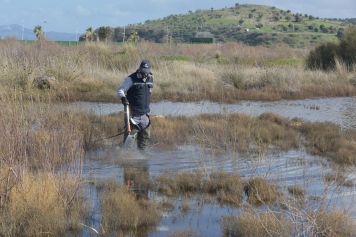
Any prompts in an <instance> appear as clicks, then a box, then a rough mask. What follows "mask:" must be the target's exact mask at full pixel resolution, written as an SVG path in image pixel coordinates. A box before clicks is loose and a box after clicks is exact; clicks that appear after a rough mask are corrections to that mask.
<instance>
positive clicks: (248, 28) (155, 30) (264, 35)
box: [82, 3, 351, 47]
mask: <svg viewBox="0 0 356 237" xmlns="http://www.w3.org/2000/svg"><path fill="white" fill-rule="evenodd" d="M350 22H351V21H350V20H349V22H348V21H347V20H340V19H339V20H338V19H320V18H319V17H317V16H313V15H308V14H303V13H293V12H291V11H290V10H282V9H278V8H276V7H273V6H263V5H253V4H238V3H236V4H235V6H232V7H225V8H223V9H213V8H211V9H208V10H196V11H195V12H192V11H189V12H188V13H185V14H177V15H169V16H167V17H164V18H163V19H154V20H151V19H150V20H146V21H145V22H144V23H139V24H133V25H129V26H126V27H125V35H126V38H125V39H123V36H124V28H123V27H116V28H111V27H100V28H99V29H96V30H95V31H96V33H97V36H98V37H99V38H100V40H101V41H103V40H104V41H118V42H122V41H124V40H133V41H142V40H145V41H152V42H156V43H170V44H172V43H190V42H191V38H192V37H213V38H214V39H215V42H229V41H235V42H236V41H237V42H243V43H245V44H248V45H253V46H255V45H263V46H268V47H269V46H275V45H281V44H287V45H289V46H291V47H309V46H315V45H317V44H319V43H321V42H324V41H331V42H332V41H337V38H338V36H342V34H343V31H344V28H346V27H347V26H349V25H350V24H351V23H350ZM82 40H84V38H83V37H82Z"/></svg>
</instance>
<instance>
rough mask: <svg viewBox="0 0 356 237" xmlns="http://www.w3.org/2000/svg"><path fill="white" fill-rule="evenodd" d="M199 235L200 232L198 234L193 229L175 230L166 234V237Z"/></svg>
mask: <svg viewBox="0 0 356 237" xmlns="http://www.w3.org/2000/svg"><path fill="white" fill-rule="evenodd" d="M200 236H201V234H198V233H197V232H196V231H194V230H176V231H174V232H172V233H169V234H168V235H167V237H200Z"/></svg>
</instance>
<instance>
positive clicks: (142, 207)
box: [101, 180, 161, 234]
mask: <svg viewBox="0 0 356 237" xmlns="http://www.w3.org/2000/svg"><path fill="white" fill-rule="evenodd" d="M101 213H102V228H103V232H104V233H108V234H109V233H111V232H112V231H119V230H131V231H137V230H139V229H140V228H149V227H154V226H155V225H157V224H158V221H159V220H160V217H161V212H160V207H159V205H158V204H157V203H155V202H154V201H149V200H147V199H137V198H136V195H135V194H134V193H133V192H132V191H130V190H128V188H127V186H125V185H123V184H119V183H117V182H116V181H114V180H107V181H105V184H104V185H103V187H102V191H101Z"/></svg>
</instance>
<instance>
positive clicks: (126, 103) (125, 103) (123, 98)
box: [121, 96, 129, 106]
mask: <svg viewBox="0 0 356 237" xmlns="http://www.w3.org/2000/svg"><path fill="white" fill-rule="evenodd" d="M121 103H122V104H123V105H125V106H126V105H129V101H128V100H127V98H126V97H125V96H123V97H121Z"/></svg>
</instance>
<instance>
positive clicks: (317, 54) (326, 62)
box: [306, 42, 338, 70]
mask: <svg viewBox="0 0 356 237" xmlns="http://www.w3.org/2000/svg"><path fill="white" fill-rule="evenodd" d="M337 56H338V45H337V44H336V43H333V42H326V43H322V44H321V45H319V46H317V47H316V48H315V49H314V50H312V51H310V53H309V55H308V57H307V60H306V65H307V68H309V69H323V70H329V69H333V68H334V67H335V57H337Z"/></svg>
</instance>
